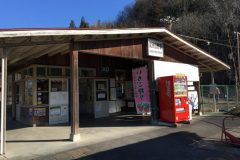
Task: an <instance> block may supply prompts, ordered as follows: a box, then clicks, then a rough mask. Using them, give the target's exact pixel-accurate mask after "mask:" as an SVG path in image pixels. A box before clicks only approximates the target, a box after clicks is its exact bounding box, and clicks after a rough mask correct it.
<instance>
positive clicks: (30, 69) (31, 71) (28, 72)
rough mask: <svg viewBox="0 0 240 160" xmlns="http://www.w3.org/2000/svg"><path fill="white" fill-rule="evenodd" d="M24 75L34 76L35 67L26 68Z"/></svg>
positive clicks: (25, 76) (27, 76)
mask: <svg viewBox="0 0 240 160" xmlns="http://www.w3.org/2000/svg"><path fill="white" fill-rule="evenodd" d="M23 76H24V78H29V77H32V76H33V68H32V67H31V68H27V69H25V70H23Z"/></svg>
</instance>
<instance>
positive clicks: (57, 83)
mask: <svg viewBox="0 0 240 160" xmlns="http://www.w3.org/2000/svg"><path fill="white" fill-rule="evenodd" d="M59 91H67V80H51V92H59Z"/></svg>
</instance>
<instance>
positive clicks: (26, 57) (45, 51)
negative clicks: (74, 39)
mask: <svg viewBox="0 0 240 160" xmlns="http://www.w3.org/2000/svg"><path fill="white" fill-rule="evenodd" d="M63 48H66V45H65V44H63V45H53V46H49V48H44V49H42V50H40V51H38V52H36V53H32V52H29V53H28V54H25V55H23V56H21V57H18V58H16V59H13V60H11V61H9V63H10V64H12V63H15V62H17V61H22V60H24V61H29V60H31V59H35V58H38V57H41V56H43V55H45V54H48V53H51V52H57V51H58V50H61V49H63Z"/></svg>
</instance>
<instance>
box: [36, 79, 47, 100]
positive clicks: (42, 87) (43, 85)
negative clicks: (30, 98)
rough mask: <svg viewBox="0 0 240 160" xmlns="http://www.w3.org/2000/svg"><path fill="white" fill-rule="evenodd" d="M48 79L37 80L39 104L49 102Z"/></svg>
mask: <svg viewBox="0 0 240 160" xmlns="http://www.w3.org/2000/svg"><path fill="white" fill-rule="evenodd" d="M48 89H49V88H48V80H47V79H38V80H37V104H48V103H49V98H48Z"/></svg>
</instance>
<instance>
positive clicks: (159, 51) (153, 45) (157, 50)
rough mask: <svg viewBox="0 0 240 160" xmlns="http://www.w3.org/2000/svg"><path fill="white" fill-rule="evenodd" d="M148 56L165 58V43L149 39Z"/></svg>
mask: <svg viewBox="0 0 240 160" xmlns="http://www.w3.org/2000/svg"><path fill="white" fill-rule="evenodd" d="M147 48H148V49H147V54H148V56H153V57H163V43H162V42H161V41H159V40H155V39H152V38H148V47H147Z"/></svg>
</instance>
